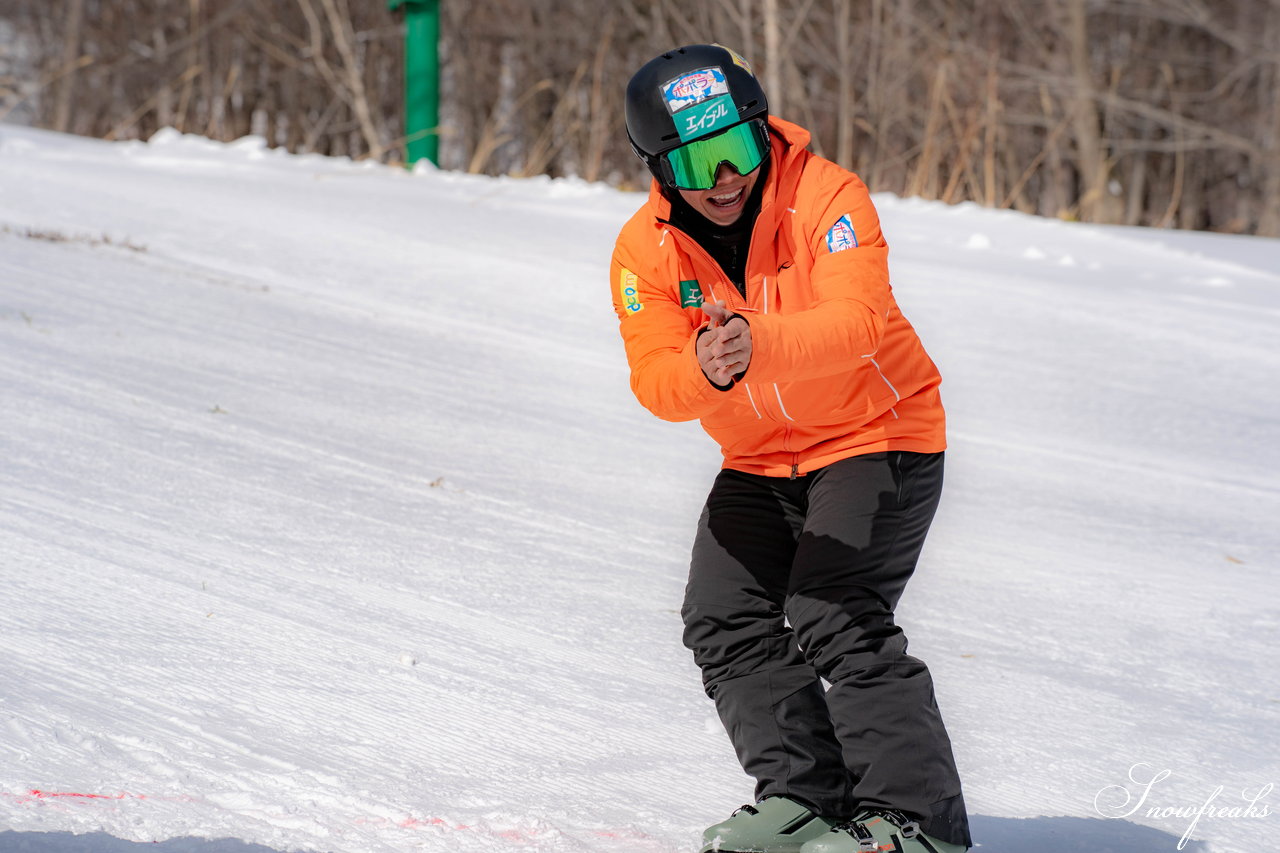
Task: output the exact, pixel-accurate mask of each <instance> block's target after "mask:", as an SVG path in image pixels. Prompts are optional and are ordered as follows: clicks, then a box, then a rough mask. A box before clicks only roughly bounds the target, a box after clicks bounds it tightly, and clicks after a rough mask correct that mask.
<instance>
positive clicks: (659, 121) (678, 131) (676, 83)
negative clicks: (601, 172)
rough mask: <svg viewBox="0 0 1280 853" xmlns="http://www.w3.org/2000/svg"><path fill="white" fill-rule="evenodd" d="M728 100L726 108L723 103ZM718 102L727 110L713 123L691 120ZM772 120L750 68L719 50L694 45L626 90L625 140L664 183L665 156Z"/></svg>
mask: <svg viewBox="0 0 1280 853" xmlns="http://www.w3.org/2000/svg"><path fill="white" fill-rule="evenodd" d="M726 95H727V96H728V98H729V101H728V102H724V101H722V98H723V96H726ZM717 101H720V102H721V103H724V104H725V105H726V106H728V107H729V109H728V110H727V111H726V110H721V111H720V114H719V116H718V118H717V119H715V120H713V121H711V122H709V123H708V122H701V123H700V122H697V121H693V120H691V118H690V117H691V116H692V115H693V114H695V113H699V112H700V111H701V110H703V109H705V108H706V107H710V106H712V105H713V104H715V102H717ZM730 104H731V105H730ZM704 105H705V106H704ZM717 106H718V104H717ZM726 113H727V114H726ZM768 115H769V101H768V99H767V98H765V95H764V89H762V88H761V87H760V81H759V80H757V79H756V76H755V74H754V73H752V71H751V66H750V65H749V64H747V61H746V60H745V59H743V58H742V57H741V56H739V55H738V53H736V52H735V51H732V50H730V49H729V48H727V47H724V46H723V45H719V44H691V45H686V46H685V47H680V48H676V49H675V50H672V51H668V52H667V53H664V54H662V55H661V56H657V57H654V58H653V59H651V60H649V61H648V62H647V63H645V64H644V65H643V66H641V68H640V70H639V71H637V72H636V73H635V74H634V75H632V77H631V82H629V83H628V84H627V105H626V117H627V138H628V139H630V140H631V148H632V150H634V151H635V152H636V154H637V155H638V156H639V157H640V159H641V160H643V161H644V163H645V165H646V166H648V167H649V171H650V172H652V173H653V174H654V175H655V176H657V177H658V179H659V181H663V182H665V180H664V177H663V172H662V170H661V168H660V164H659V157H660V156H661V155H663V154H665V153H667V152H668V151H671V150H672V149H674V148H679V147H680V146H681V145H684V144H685V143H686V142H690V141H692V140H694V139H698V138H700V137H703V136H710V135H712V134H715V133H719V132H721V131H723V130H725V129H727V128H729V127H731V126H733V125H735V124H741V123H742V122H745V121H750V120H751V119H755V118H759V119H767V118H768ZM677 116H679V118H680V124H677ZM762 124H763V122H762Z"/></svg>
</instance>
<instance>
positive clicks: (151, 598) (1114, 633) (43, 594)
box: [0, 125, 1280, 853]
mask: <svg viewBox="0 0 1280 853" xmlns="http://www.w3.org/2000/svg"><path fill="white" fill-rule="evenodd" d="M641 200H642V199H641V196H639V195H637V194H635V193H623V192H617V191H614V190H612V189H608V188H606V187H603V186H599V185H591V184H586V183H583V182H579V181H574V180H554V181H553V180H547V179H532V180H513V179H492V178H484V177H476V176H466V175H458V174H449V173H443V172H439V171H435V170H430V169H424V170H419V171H418V172H416V173H412V174H411V173H408V172H405V171H403V170H398V169H394V168H390V167H383V166H377V165H365V164H357V163H352V162H350V161H347V160H333V159H324V158H318V157H310V156H307V157H304V156H290V155H287V154H283V153H281V152H279V151H273V150H268V149H267V148H266V147H265V146H264V144H263V143H262V142H261V140H255V139H252V138H251V139H246V140H241V141H239V142H236V143H231V144H217V143H213V142H210V141H207V140H204V139H200V138H196V137H191V136H182V135H179V134H177V133H176V132H172V131H166V132H162V133H161V134H158V135H157V136H156V137H155V138H153V139H152V140H150V141H149V142H147V143H141V142H129V143H116V144H110V143H104V142H99V141H92V140H86V139H79V138H74V137H69V136H59V135H54V134H50V133H44V132H39V131H34V130H30V129H25V128H19V127H12V126H3V125H0V452H2V453H3V464H2V465H0V850H3V851H6V852H7V851H34V852H35V853H139V851H160V853H286V851H315V852H316V853H391V851H451V853H452V851H458V853H468V851H485V853H501V851H529V853H577V851H600V853H622V851H627V853H688V851H693V850H694V849H696V846H697V839H698V836H699V833H700V831H701V829H702V827H703V826H705V825H707V824H709V823H712V822H715V821H717V820H720V819H722V818H723V817H725V816H727V815H728V813H729V812H730V811H731V810H732V809H733V808H734V807H736V806H738V805H740V804H742V803H744V802H746V801H748V800H749V799H750V795H751V785H750V782H749V781H748V780H747V779H746V778H745V777H744V776H743V775H742V773H741V771H740V769H739V768H738V766H737V763H736V761H735V759H734V757H733V754H732V751H731V749H730V747H729V744H728V741H727V739H726V737H725V735H724V733H723V732H722V731H721V729H720V725H719V723H718V721H717V719H716V717H715V713H714V709H713V708H712V705H711V703H710V702H709V701H708V700H707V699H706V697H705V696H704V695H703V693H702V690H701V686H700V681H699V677H698V673H697V671H696V669H695V667H694V665H693V663H692V660H691V659H690V656H689V655H688V653H687V652H686V651H685V650H684V649H683V647H682V646H681V644H680V628H681V626H680V618H679V615H678V612H677V611H678V608H679V605H680V600H681V593H682V589H683V583H684V576H685V573H686V569H687V560H688V548H689V544H690V540H691V536H692V533H693V526H694V522H695V520H696V517H697V513H698V510H699V508H700V506H701V502H702V500H703V498H704V497H705V494H706V490H707V489H708V487H709V486H710V482H711V479H712V477H713V476H714V474H715V472H716V470H717V468H718V466H719V453H718V451H717V449H716V448H715V446H714V445H713V444H712V443H711V441H710V440H709V439H708V438H707V437H706V436H705V435H703V434H702V432H701V431H700V430H699V429H698V428H697V426H696V425H695V424H669V423H664V422H661V421H659V420H657V419H656V418H654V417H652V416H651V415H650V414H649V413H648V412H646V411H644V410H643V409H642V408H641V407H640V406H639V405H638V404H637V403H636V401H635V400H634V398H633V397H632V396H631V393H630V391H629V387H628V376H627V370H626V365H625V360H624V357H623V352H622V346H621V342H620V339H619V338H618V333H617V320H616V317H615V316H614V314H613V313H612V309H611V306H610V301H609V296H610V294H609V281H608V272H607V265H608V259H609V253H610V251H611V248H612V244H613V239H614V237H615V236H616V234H617V231H618V229H619V228H620V227H621V225H622V223H623V221H624V220H625V219H626V217H627V216H628V215H629V214H630V213H631V212H632V211H633V210H634V209H635V208H636V207H637V206H638V205H639V204H640V202H641ZM876 201H877V204H878V206H879V208H880V212H881V215H882V218H883V221H884V230H885V233H886V235H887V237H888V240H889V242H890V245H891V246H892V255H891V267H892V272H893V281H894V287H895V292H896V294H897V297H898V300H899V303H900V304H901V305H902V307H903V310H904V311H905V313H906V314H907V316H908V317H909V318H911V320H912V321H913V322H914V324H915V325H916V327H917V329H918V330H919V332H920V334H921V337H922V338H923V339H924V341H925V344H926V346H927V347H928V348H929V350H930V352H931V354H932V355H933V356H934V358H935V360H936V361H937V362H938V363H939V365H940V367H941V369H942V372H943V375H944V379H945V381H944V386H943V390H944V395H945V401H946V403H947V406H948V414H949V426H950V449H949V451H948V472H947V478H948V483H947V491H946V494H945V496H944V499H943V506H942V509H941V512H940V514H939V517H938V519H937V522H936V523H935V526H934V529H933V532H932V534H931V537H930V540H929V543H928V545H927V547H926V552H925V555H924V558H923V561H922V563H921V566H920V568H919V571H918V573H917V576H916V578H915V579H914V580H913V582H912V585H911V586H910V587H909V589H908V591H907V595H906V597H905V598H904V600H903V603H902V606H901V609H900V620H901V622H902V623H903V624H904V626H905V627H906V630H907V632H908V635H909V636H910V637H911V638H912V650H913V652H914V653H916V654H917V655H919V656H920V657H922V658H923V659H925V660H926V661H927V662H928V663H929V664H930V666H931V668H932V670H933V673H934V677H935V679H936V682H937V689H938V694H939V695H938V698H939V702H940V705H941V707H942V709H943V713H944V715H945V717H946V720H947V723H948V726H949V728H950V731H951V734H952V737H953V739H954V741H955V748H956V753H957V758H958V761H959V764H960V767H961V770H962V773H963V775H964V779H965V783H966V786H967V787H966V795H967V799H968V803H969V806H970V810H971V812H972V815H973V826H974V834H975V837H976V839H977V841H979V842H980V843H981V847H980V848H978V849H979V850H981V851H983V853H1075V851H1088V853H1107V851H1114V852H1115V853H1157V851H1173V850H1176V849H1178V848H1179V847H1180V846H1181V848H1182V849H1187V850H1197V851H1205V853H1256V851H1264V850H1274V849H1276V843H1277V839H1278V838H1280V816H1278V815H1277V814H1275V812H1277V811H1280V794H1277V793H1276V792H1274V791H1273V790H1272V786H1273V785H1274V784H1275V783H1277V782H1280V759H1278V755H1277V735H1278V734H1280V726H1278V725H1277V723H1278V720H1280V666H1278V664H1280V660H1277V649H1280V595H1278V593H1280V585H1278V583H1277V575H1276V572H1277V568H1278V565H1277V563H1278V559H1277V558H1278V557H1280V449H1278V448H1280V440H1278V439H1280V402H1278V398H1280V241H1274V240H1263V239H1257V238H1245V237H1228V236H1218V235H1204V234H1179V233H1170V232H1162V231H1145V230H1130V229H1117V228H1101V227H1091V226H1081V225H1075V224H1067V223H1061V222H1056V221H1047V220H1043V219H1036V218H1031V217H1027V216H1023V215H1019V214H1015V213H1010V212H993V211H988V210H983V209H979V208H976V207H973V206H963V205H962V206H959V207H946V206H943V205H940V204H934V203H926V202H920V201H908V200H901V199H897V198H894V197H889V196H877V197H876ZM151 842H157V843H151Z"/></svg>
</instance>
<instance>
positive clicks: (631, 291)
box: [618, 267, 644, 315]
mask: <svg viewBox="0 0 1280 853" xmlns="http://www.w3.org/2000/svg"><path fill="white" fill-rule="evenodd" d="M639 284H640V279H639V277H637V276H636V274H635V273H633V272H632V271H631V270H629V269H627V268H626V267H623V268H622V269H621V271H620V272H619V273H618V299H619V300H620V301H621V302H622V307H623V309H624V310H626V312H627V314H628V315H631V314H638V313H640V312H641V311H643V310H644V303H643V302H641V301H640V289H639Z"/></svg>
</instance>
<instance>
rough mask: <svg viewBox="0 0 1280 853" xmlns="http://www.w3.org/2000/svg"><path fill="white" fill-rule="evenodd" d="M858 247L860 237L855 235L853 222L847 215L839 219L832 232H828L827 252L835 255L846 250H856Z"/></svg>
mask: <svg viewBox="0 0 1280 853" xmlns="http://www.w3.org/2000/svg"><path fill="white" fill-rule="evenodd" d="M857 245H858V235H857V234H856V233H854V230H853V222H851V221H850V219H849V214H847V213H846V214H845V215H844V216H841V217H840V218H839V219H837V220H836V224H835V225H832V226H831V230H830V231H828V232H827V251H828V252H831V253H832V254H835V253H836V252H843V251H844V250H845V249H853V248H856V247H857Z"/></svg>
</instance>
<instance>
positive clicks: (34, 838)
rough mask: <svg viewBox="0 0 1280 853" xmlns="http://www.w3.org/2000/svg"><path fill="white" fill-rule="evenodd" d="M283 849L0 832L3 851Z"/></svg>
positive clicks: (218, 852) (224, 841) (240, 852)
mask: <svg viewBox="0 0 1280 853" xmlns="http://www.w3.org/2000/svg"><path fill="white" fill-rule="evenodd" d="M143 851H146V853H279V851H277V850H273V849H271V848H270V847H263V846H262V845H261V844H249V843H247V842H244V841H237V840H235V839H234V838H218V839H214V840H208V839H204V838H171V839H169V840H168V841H155V842H142V841H125V840H124V839H123V838H116V837H115V836H114V835H107V834H106V833H105V832H90V833H86V834H83V835H77V834H75V833H73V832H13V831H8V832H0V853H143Z"/></svg>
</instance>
